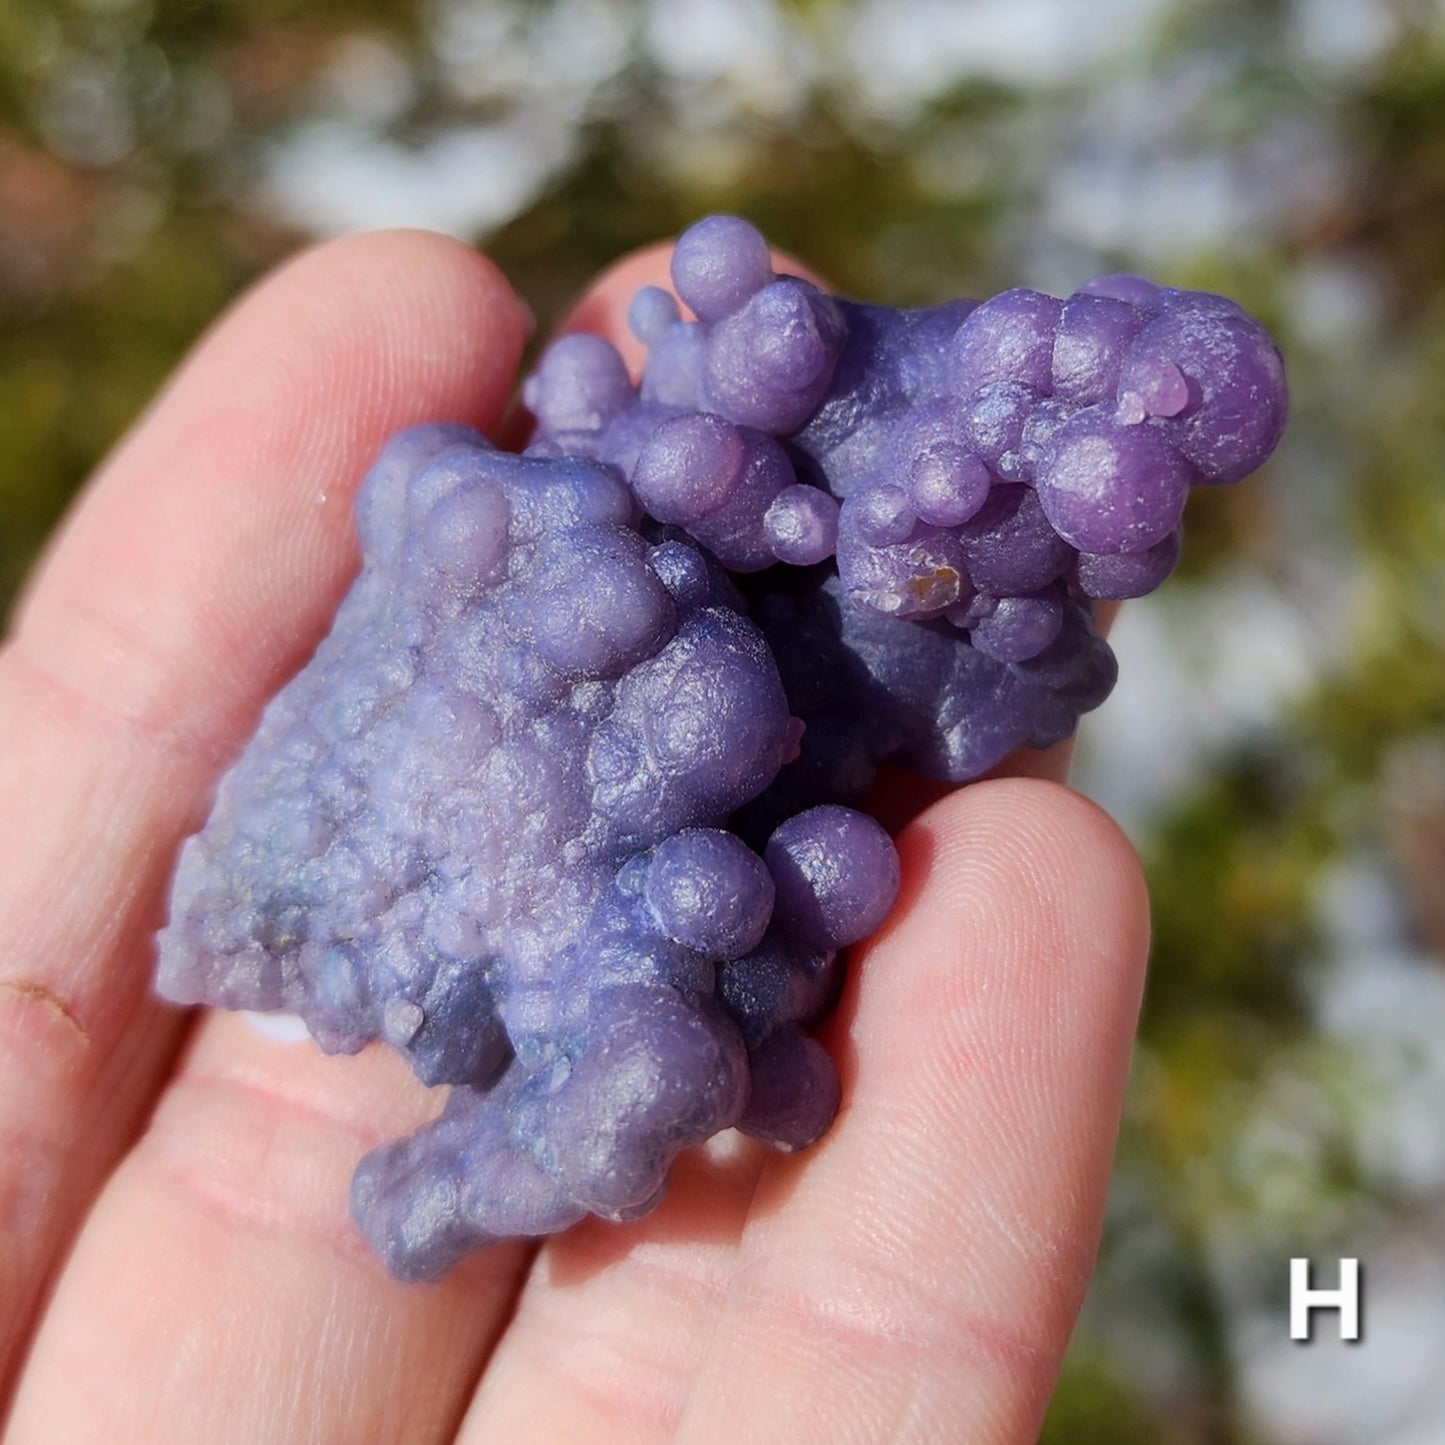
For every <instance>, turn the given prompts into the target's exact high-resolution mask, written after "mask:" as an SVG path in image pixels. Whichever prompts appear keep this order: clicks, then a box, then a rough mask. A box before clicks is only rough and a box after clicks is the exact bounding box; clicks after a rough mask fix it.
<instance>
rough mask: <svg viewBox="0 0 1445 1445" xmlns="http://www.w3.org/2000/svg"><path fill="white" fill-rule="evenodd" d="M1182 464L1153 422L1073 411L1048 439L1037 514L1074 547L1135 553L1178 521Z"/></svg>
mask: <svg viewBox="0 0 1445 1445" xmlns="http://www.w3.org/2000/svg"><path fill="white" fill-rule="evenodd" d="M1193 479H1194V472H1193V469H1192V468H1191V467H1190V465H1189V463H1188V462H1187V461H1185V460H1184V458H1183V457H1182V456H1181V455H1180V454H1179V452H1178V451H1177V450H1176V449H1175V448H1174V447H1173V446H1171V445H1170V443H1169V438H1168V437H1167V436H1166V434H1165V433H1164V432H1163V431H1161V430H1160V429H1159V428H1157V427H1155V426H1151V425H1147V424H1141V425H1136V426H1121V425H1120V424H1119V423H1118V422H1117V421H1115V420H1114V419H1113V417H1112V416H1111V415H1110V414H1109V413H1108V411H1107V410H1106V409H1104V408H1099V407H1091V408H1089V409H1088V410H1087V411H1083V412H1080V413H1079V415H1078V416H1076V417H1075V418H1074V419H1073V420H1072V421H1071V422H1069V423H1068V424H1067V425H1066V426H1065V427H1064V428H1063V429H1062V430H1061V431H1060V432H1059V433H1058V435H1057V436H1056V437H1055V438H1054V444H1053V448H1052V454H1051V455H1050V457H1049V458H1048V460H1047V461H1046V462H1045V463H1044V465H1043V467H1042V468H1041V469H1040V471H1039V474H1038V479H1037V491H1038V498H1039V502H1040V504H1041V505H1042V507H1043V510H1044V515H1045V516H1046V517H1047V518H1048V520H1049V522H1050V523H1051V524H1052V526H1053V527H1054V530H1055V531H1057V532H1058V533H1059V535H1060V536H1061V537H1063V538H1064V539H1065V540H1066V541H1067V542H1069V543H1070V545H1072V546H1074V547H1077V548H1078V549H1079V551H1081V552H1106V553H1108V552H1140V551H1143V550H1144V549H1145V548H1147V547H1152V546H1153V545H1154V544H1155V543H1156V542H1158V541H1161V540H1162V539H1163V538H1165V537H1166V536H1168V535H1169V533H1170V532H1172V531H1173V530H1174V528H1175V527H1177V526H1178V525H1179V518H1180V517H1181V515H1182V514H1183V512H1184V503H1185V501H1186V500H1188V497H1189V484H1190V482H1191V481H1192V480H1193Z"/></svg>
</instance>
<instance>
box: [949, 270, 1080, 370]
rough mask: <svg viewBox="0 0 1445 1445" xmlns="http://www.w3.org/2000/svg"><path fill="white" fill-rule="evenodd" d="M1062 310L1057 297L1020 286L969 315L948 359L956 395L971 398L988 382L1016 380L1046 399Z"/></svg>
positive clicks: (987, 302) (1061, 304)
mask: <svg viewBox="0 0 1445 1445" xmlns="http://www.w3.org/2000/svg"><path fill="white" fill-rule="evenodd" d="M1062 310H1063V303H1062V302H1060V301H1058V300H1057V299H1056V298H1055V297H1053V296H1045V295H1044V294H1043V293H1042V292H1039V291H1030V290H1027V289H1026V288H1023V287H1020V288H1019V289H1018V290H1015V291H1005V292H1003V293H1002V294H1000V295H998V296H995V297H993V298H992V299H991V300H989V301H985V302H984V303H983V304H982V305H981V306H978V307H976V308H975V309H974V310H973V311H971V312H969V314H968V316H967V318H966V319H965V320H964V323H963V325H962V326H960V327H959V328H958V335H957V336H956V337H955V338H954V342H953V352H952V355H951V356H950V358H949V382H950V385H951V387H952V390H953V392H954V394H955V395H956V396H962V397H968V396H972V395H973V394H974V392H976V391H977V390H978V389H979V388H980V387H982V386H987V385H988V384H989V383H990V382H995V381H1017V382H1022V383H1023V384H1024V385H1025V386H1031V387H1033V388H1034V390H1035V391H1038V392H1042V393H1044V394H1046V395H1047V393H1048V391H1049V387H1050V384H1051V382H1052V374H1053V353H1054V337H1055V335H1056V333H1057V332H1058V328H1059V317H1060V314H1061V312H1062Z"/></svg>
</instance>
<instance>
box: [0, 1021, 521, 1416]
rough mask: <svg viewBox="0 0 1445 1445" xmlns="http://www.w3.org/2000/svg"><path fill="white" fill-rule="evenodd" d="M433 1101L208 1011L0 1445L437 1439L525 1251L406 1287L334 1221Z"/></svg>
mask: <svg viewBox="0 0 1445 1445" xmlns="http://www.w3.org/2000/svg"><path fill="white" fill-rule="evenodd" d="M440 1092H441V1091H439V1090H438V1091H432V1093H431V1094H430V1095H427V1094H424V1092H423V1091H422V1090H421V1089H420V1088H419V1087H418V1086H417V1085H416V1084H415V1082H414V1080H412V1079H411V1078H410V1076H409V1074H408V1072H407V1069H406V1065H405V1063H404V1062H403V1060H402V1059H401V1058H400V1057H399V1056H398V1055H396V1054H394V1053H392V1052H390V1051H388V1050H385V1049H382V1048H379V1047H378V1048H373V1049H371V1050H368V1051H367V1052H365V1053H363V1054H360V1055H357V1056H355V1057H352V1058H326V1057H325V1056H324V1055H322V1054H321V1053H320V1051H319V1050H317V1049H316V1048H315V1047H314V1045H312V1044H311V1043H310V1042H309V1041H304V1040H303V1041H302V1042H300V1043H294V1044H287V1043H279V1042H275V1041H273V1040H270V1039H267V1038H264V1037H262V1036H261V1035H260V1034H258V1033H257V1032H256V1031H255V1030H254V1029H253V1027H252V1026H251V1025H250V1024H249V1023H248V1021H247V1020H245V1019H244V1018H242V1017H240V1016H237V1015H233V1014H221V1013H216V1014H211V1015H209V1016H208V1017H207V1019H206V1022H205V1024H204V1025H203V1027H202V1028H201V1029H200V1031H199V1034H198V1037H197V1040H196V1043H195V1045H194V1047H193V1048H192V1049H191V1050H190V1051H189V1052H188V1056H187V1058H186V1060H185V1062H184V1065H183V1067H182V1069H181V1071H180V1074H179V1076H178V1078H177V1079H176V1080H175V1081H174V1082H173V1083H172V1084H171V1086H170V1087H169V1088H168V1089H167V1090H166V1092H165V1095H164V1096H163V1098H162V1101H161V1103H160V1106H159V1108H158V1109H157V1111H156V1114H155V1117H154V1118H153V1120H152V1121H151V1124H150V1126H149V1128H148V1129H147V1131H146V1133H145V1136H144V1137H143V1139H142V1140H141V1142H140V1143H139V1144H138V1145H137V1146H136V1148H135V1149H134V1150H133V1151H132V1152H131V1153H130V1154H129V1155H128V1156H127V1158H126V1160H125V1162H124V1163H123V1164H122V1165H121V1167H120V1169H119V1170H118V1171H117V1172H116V1174H115V1175H114V1176H113V1178H112V1179H111V1181H110V1182H109V1184H108V1185H107V1186H106V1189H105V1192H104V1193H103V1194H102V1196H101V1198H100V1201H99V1203H98V1204H97V1206H96V1208H95V1211H94V1212H93V1214H92V1216H91V1218H90V1220H89V1221H87V1223H86V1226H85V1228H84V1229H82V1231H81V1233H80V1237H79V1239H78V1241H77V1243H76V1246H75V1249H74V1252H73V1253H72V1255H71V1257H70V1259H69V1261H68V1262H67V1265H66V1268H65V1271H64V1273H63V1275H62V1276H61V1280H60V1284H59V1289H58V1292H57V1294H56V1297H55V1300H54V1302H53V1304H52V1306H51V1308H50V1311H49V1313H48V1314H47V1317H46V1320H45V1324H44V1326H43V1328H42V1330H41V1333H40V1336H39V1338H38V1340H37V1342H36V1346H35V1351H34V1355H33V1358H32V1361H31V1363H30V1366H29V1368H28V1369H27V1371H26V1373H25V1376H24V1378H23V1380H22V1382H21V1386H20V1392H19V1397H18V1399H17V1401H16V1407H15V1415H14V1419H13V1421H12V1424H11V1433H10V1434H9V1435H7V1436H6V1440H7V1445H32V1442H34V1445H49V1442H51V1441H67V1442H68V1441H89V1440H114V1441H117V1442H131V1441H135V1442H139V1441H145V1442H147V1445H150V1442H157V1445H166V1442H176V1445H191V1442H194V1441H202V1440H203V1441H206V1442H208V1445H209V1442H216V1445H226V1442H243V1441H244V1442H248V1445H249V1442H253V1441H273V1440H274V1441H289V1440H305V1441H307V1442H316V1445H331V1442H334V1445H350V1442H352V1441H358V1440H405V1441H407V1442H408V1445H411V1442H413V1441H416V1442H423V1445H425V1442H441V1441H449V1440H450V1439H451V1438H452V1436H453V1432H454V1430H455V1428H456V1423H457V1420H458V1418H459V1417H460V1415H461V1412H462V1410H463V1408H464V1406H465V1401H466V1398H467V1396H468V1395H469V1393H470V1388H471V1382H472V1380H473V1379H474V1378H475V1375H476V1372H477V1370H478V1368H479V1364H480V1360H481V1357H482V1356H483V1355H484V1354H485V1352H486V1350H487V1349H488V1347H489V1346H490V1344H491V1343H492V1341H493V1339H494V1338H495V1335H496V1333H497V1331H498V1330H499V1329H500V1328H501V1326H502V1324H503V1322H504V1320H505V1318H506V1314H507V1312H508V1310H509V1308H510V1305H511V1301H512V1299H513V1297H514V1296H515V1293H516V1289H517V1287H518V1286H519V1284H520V1282H521V1276H522V1274H523V1272H524V1270H525V1267H526V1262H527V1259H528V1257H529V1254H530V1251H529V1250H526V1249H524V1248H522V1247H520V1246H509V1247H506V1248H499V1249H495V1250H488V1251H486V1252H484V1253H481V1254H478V1255H476V1256H474V1257H473V1258H472V1259H470V1260H468V1261H467V1262H466V1264H465V1265H463V1266H462V1267H461V1268H459V1269H457V1270H455V1271H454V1272H453V1273H452V1274H451V1275H450V1276H448V1278H447V1279H446V1280H445V1281H444V1282H442V1283H441V1284H438V1285H426V1286H422V1285H403V1284H400V1283H398V1282H397V1281H395V1280H393V1279H391V1278H390V1277H389V1276H388V1275H386V1273H385V1271H384V1269H383V1267H382V1266H381V1264H380V1262H379V1261H378V1260H377V1259H376V1258H375V1257H374V1256H373V1255H372V1254H371V1252H370V1250H369V1249H368V1247H367V1245H366V1242H365V1241H364V1240H363V1239H362V1237H361V1235H360V1233H359V1232H358V1231H357V1230H355V1229H354V1228H353V1227H352V1226H351V1224H350V1221H349V1220H348V1218H347V1208H346V1198H347V1187H348V1184H349V1181H350V1177H351V1172H352V1170H353V1169H354V1168H355V1166H356V1161H357V1160H358V1159H359V1158H360V1157H361V1155H362V1154H363V1153H364V1152H366V1151H367V1150H369V1149H372V1148H374V1147H376V1145H377V1144H379V1143H381V1142H382V1141H383V1140H384V1139H387V1138H395V1137H397V1136H399V1135H402V1134H406V1133H409V1132H411V1130H413V1129H415V1128H416V1127H418V1126H419V1125H420V1124H421V1123H423V1122H424V1121H425V1120H426V1119H427V1118H428V1117H430V1116H432V1115H434V1114H435V1113H436V1106H437V1105H438V1104H439V1103H440Z"/></svg>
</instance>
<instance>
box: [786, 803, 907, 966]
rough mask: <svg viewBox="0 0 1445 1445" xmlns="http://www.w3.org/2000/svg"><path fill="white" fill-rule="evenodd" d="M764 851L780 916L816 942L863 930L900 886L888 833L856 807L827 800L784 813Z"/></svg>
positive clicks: (856, 935) (850, 938)
mask: <svg viewBox="0 0 1445 1445" xmlns="http://www.w3.org/2000/svg"><path fill="white" fill-rule="evenodd" d="M763 856H764V858H765V859H766V860H767V864H768V871H769V872H770V873H771V874H772V875H773V882H774V883H775V884H776V885H777V902H776V904H775V905H774V908H775V912H776V914H777V916H778V917H779V918H780V919H781V920H782V922H783V923H785V924H786V925H787V926H788V928H789V929H790V930H791V931H792V932H793V933H794V934H795V935H796V936H797V937H798V938H801V939H802V940H803V941H804V942H805V943H810V944H812V945H813V946H814V947H816V948H842V947H844V946H845V945H847V944H850V943H856V942H857V941H858V940H859V939H860V938H866V937H867V936H868V935H869V934H870V933H872V932H873V930H874V929H875V928H877V927H878V925H879V924H880V923H882V922H883V920H884V918H885V917H886V916H887V914H888V910H889V909H890V908H891V907H892V906H893V900H894V898H895V897H896V896H897V894H898V877H899V874H898V853H897V850H896V849H895V848H894V847H893V840H892V839H891V838H890V837H889V836H888V834H887V833H886V832H885V831H884V829H883V827H882V825H881V824H880V823H878V822H877V821H875V820H874V819H873V818H870V817H869V816H868V815H867V814H866V813H860V812H858V811H857V810H856V809H853V808H839V807H835V806H832V805H825V806H823V807H818V808H809V809H808V810H807V812H804V813H799V814H797V815H796V816H795V817H792V818H789V819H788V821H787V822H786V823H784V824H783V825H782V826H781V827H780V828H778V829H777V831H776V832H775V833H774V834H773V836H772V837H771V838H769V839H768V846H767V850H766V851H765V853H764V855H763Z"/></svg>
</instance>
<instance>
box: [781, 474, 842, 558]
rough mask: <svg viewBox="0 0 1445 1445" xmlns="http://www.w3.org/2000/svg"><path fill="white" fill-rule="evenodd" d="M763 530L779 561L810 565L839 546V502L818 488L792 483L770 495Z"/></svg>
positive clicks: (830, 553)
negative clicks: (771, 497) (771, 496)
mask: <svg viewBox="0 0 1445 1445" xmlns="http://www.w3.org/2000/svg"><path fill="white" fill-rule="evenodd" d="M763 529H764V531H765V532H766V533H767V538H768V545H769V546H770V547H771V548H772V549H773V556H775V557H776V558H777V559H778V561H780V562H788V563H791V564H792V565H793V566H795V567H811V566H812V565H813V564H814V563H815V562H823V561H826V560H827V559H828V558H829V557H831V556H832V555H833V549H834V548H835V547H836V546H837V545H838V503H837V502H835V501H834V500H833V498H832V497H830V496H829V495H828V493H827V492H824V491H821V490H819V488H817V487H809V486H805V485H803V484H802V483H801V482H799V483H795V484H794V485H792V486H790V487H784V488H783V490H782V491H781V492H779V493H778V495H777V496H776V497H774V498H773V500H772V502H771V504H770V505H769V507H768V510H767V511H766V512H765V513H764V514H763Z"/></svg>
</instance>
